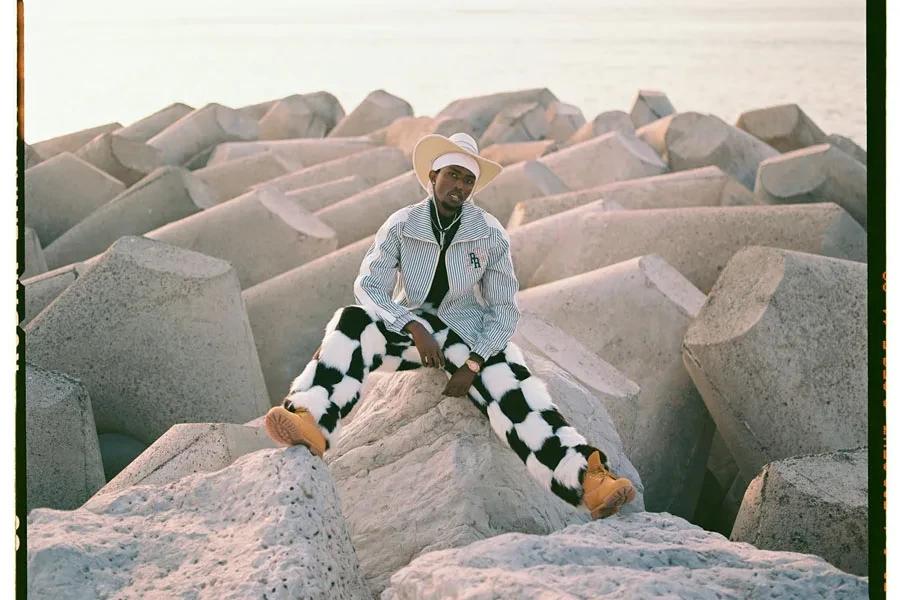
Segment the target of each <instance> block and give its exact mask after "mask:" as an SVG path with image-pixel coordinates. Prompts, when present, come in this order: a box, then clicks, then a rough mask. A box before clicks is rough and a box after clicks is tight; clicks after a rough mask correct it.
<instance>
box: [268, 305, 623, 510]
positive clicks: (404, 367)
mask: <svg viewBox="0 0 900 600" xmlns="http://www.w3.org/2000/svg"><path fill="white" fill-rule="evenodd" d="M414 312H415V314H416V315H417V316H419V317H420V319H422V320H423V321H425V322H427V323H428V325H429V327H430V329H431V331H432V333H433V335H434V338H435V340H436V341H437V342H438V344H440V346H441V349H442V351H443V353H444V358H445V367H444V370H445V371H447V372H448V373H449V374H451V375H452V374H453V373H455V372H456V370H457V369H458V368H459V367H460V366H462V364H463V363H464V362H465V360H466V359H467V358H468V357H469V353H470V350H469V347H468V346H467V345H466V343H465V342H464V341H463V340H462V339H461V338H460V337H459V336H458V335H457V334H456V333H454V332H453V331H452V330H451V329H449V328H448V327H447V325H445V324H444V323H443V322H442V321H441V320H440V319H439V318H438V317H437V315H436V314H435V312H434V310H433V309H432V307H430V306H429V305H425V306H424V307H423V308H421V309H418V310H416V311H414ZM421 367H422V362H421V359H420V357H419V351H418V349H416V346H415V344H414V343H413V340H412V336H411V335H410V334H408V333H406V332H402V333H399V334H398V333H394V332H392V331H389V330H388V329H387V328H386V327H385V326H384V323H382V322H381V321H380V320H379V319H377V318H376V317H375V316H374V315H373V314H371V313H370V312H368V311H367V310H366V309H365V308H363V307H362V306H355V305H354V306H348V307H345V308H341V309H339V310H338V311H337V312H336V313H335V315H334V317H333V318H332V319H331V321H330V322H329V323H328V325H327V326H326V328H325V337H324V338H323V340H322V347H321V351H320V353H319V357H318V359H314V360H312V361H310V362H309V364H308V365H307V366H306V368H305V369H304V370H303V372H302V373H301V374H300V375H299V376H298V377H297V378H296V379H295V380H294V381H293V383H292V384H291V389H290V393H289V394H288V396H287V398H285V400H284V407H285V408H286V409H287V410H289V411H292V412H293V411H296V409H297V408H300V407H303V408H305V409H307V410H308V411H309V412H310V413H311V414H312V415H313V417H314V418H315V419H316V420H317V422H318V424H319V428H320V429H321V430H322V433H323V434H324V436H325V440H326V444H327V446H326V447H330V446H332V445H333V444H334V443H335V442H336V441H337V439H338V436H339V434H340V420H341V419H342V418H344V417H346V416H347V415H348V414H349V413H350V411H351V410H353V407H354V406H355V405H356V403H357V401H358V400H359V393H360V389H361V388H362V385H363V383H364V382H365V380H366V377H367V376H368V375H369V373H371V372H372V371H374V370H376V369H379V370H381V371H387V372H391V371H410V370H413V369H418V368H421ZM468 396H469V398H470V399H471V400H472V402H473V403H474V404H475V406H477V407H478V409H479V410H480V411H481V412H482V413H483V414H484V415H486V416H487V418H488V420H489V421H490V424H491V427H492V428H493V430H494V432H495V433H496V434H497V436H498V437H499V438H500V439H501V440H502V441H503V442H504V443H505V444H506V445H507V446H508V447H510V448H511V449H512V450H513V451H514V452H515V453H516V454H517V455H518V456H519V458H520V459H521V460H522V462H524V463H525V466H526V467H527V469H528V471H529V472H530V473H531V475H532V476H533V477H534V478H535V479H537V481H538V482H539V483H540V484H541V485H542V486H543V487H544V488H546V489H548V490H550V491H551V492H553V493H554V494H556V495H557V496H559V497H560V498H561V499H563V500H564V501H566V502H568V503H569V504H572V505H574V506H582V505H583V503H582V493H583V491H582V481H583V479H584V473H585V471H586V469H587V459H588V457H589V456H590V455H591V454H592V453H593V452H595V451H596V450H597V449H596V448H594V447H593V446H590V445H589V444H588V443H587V441H586V440H585V439H584V437H582V436H581V434H579V433H578V432H577V431H576V430H575V429H574V428H573V427H572V426H571V425H569V424H568V423H566V421H565V419H564V418H563V417H562V415H560V413H559V411H558V410H557V409H556V407H555V406H554V404H553V402H552V400H551V399H550V395H549V393H548V392H547V388H546V385H545V384H544V382H543V381H541V380H540V379H538V378H537V377H534V376H532V375H531V373H530V372H529V370H528V368H527V367H526V366H525V360H524V356H523V355H522V351H521V350H520V349H519V348H518V347H517V346H516V345H515V344H512V343H510V344H507V346H506V348H505V349H504V350H503V351H502V352H499V353H498V354H495V355H494V356H491V357H489V358H487V360H486V361H485V363H484V365H483V366H482V369H481V372H480V373H479V374H477V375H476V376H475V379H474V382H473V384H472V387H471V388H470V389H469V393H468ZM600 457H601V460H602V461H603V463H604V465H607V459H606V455H605V454H604V453H603V452H602V451H601V452H600Z"/></svg>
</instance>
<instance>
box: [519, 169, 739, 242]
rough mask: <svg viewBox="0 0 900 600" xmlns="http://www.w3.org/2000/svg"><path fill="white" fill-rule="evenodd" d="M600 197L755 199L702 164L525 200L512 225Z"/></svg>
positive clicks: (659, 201) (640, 202) (693, 201)
mask: <svg viewBox="0 0 900 600" xmlns="http://www.w3.org/2000/svg"><path fill="white" fill-rule="evenodd" d="M600 199H603V200H606V201H609V202H615V203H617V204H619V205H620V206H622V207H623V208H626V209H629V210H643V209H651V208H681V207H688V206H744V205H750V204H754V203H755V202H754V200H753V194H752V193H751V192H750V191H749V190H748V189H747V188H745V187H744V186H742V185H741V184H739V183H737V182H736V181H735V180H733V179H732V178H731V177H729V176H728V175H726V174H725V173H724V172H723V171H722V169H720V168H718V167H703V168H701V169H691V170H690V171H681V172H679V173H667V174H665V175H656V176H654V177H641V178H640V179H630V180H626V181H619V182H616V183H610V184H607V185H601V186H599V187H595V188H588V189H586V190H579V191H576V192H568V193H566V194H557V195H554V196H547V197H544V198H537V199H532V200H524V201H522V202H519V203H518V204H516V207H515V209H513V214H512V215H511V216H510V219H509V227H510V228H514V227H519V226H522V225H525V224H526V223H531V222H533V221H537V220H539V219H543V218H544V217H547V216H550V215H554V214H558V213H561V212H563V211H566V210H571V209H573V208H578V207H579V206H584V205H585V204H588V203H590V202H594V201H596V200H600Z"/></svg>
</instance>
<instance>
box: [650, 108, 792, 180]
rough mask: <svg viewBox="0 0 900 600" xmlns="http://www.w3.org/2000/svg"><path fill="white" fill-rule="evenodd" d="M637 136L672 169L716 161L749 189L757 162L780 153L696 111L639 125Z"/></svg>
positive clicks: (724, 123)
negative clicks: (643, 125)
mask: <svg viewBox="0 0 900 600" xmlns="http://www.w3.org/2000/svg"><path fill="white" fill-rule="evenodd" d="M637 136H638V137H639V138H641V139H642V140H644V141H645V142H647V143H648V144H650V146H651V147H652V148H653V149H654V150H655V151H656V152H657V154H659V155H660V156H662V158H663V160H664V161H666V163H668V165H669V170H671V171H685V170H687V169H696V168H698V167H708V166H710V165H715V166H717V167H719V168H720V169H722V170H723V171H725V172H726V173H728V174H729V175H730V176H731V177H733V178H734V179H735V180H736V181H737V182H738V183H740V184H741V185H743V186H745V187H746V188H747V189H749V190H752V189H753V184H754V181H755V180H756V170H757V168H758V167H759V163H761V162H762V161H764V160H766V159H767V158H771V157H773V156H778V154H779V153H778V150H776V149H775V148H772V147H771V146H769V145H768V144H766V143H765V142H763V141H762V140H759V139H757V138H755V137H753V136H752V135H750V134H749V133H747V132H746V131H743V130H741V129H738V128H737V127H734V126H732V125H729V124H728V123H726V122H725V121H723V120H722V119H720V118H719V117H716V116H713V115H704V114H700V113H696V112H684V113H676V114H674V115H669V116H668V117H665V118H663V119H660V120H658V121H655V122H653V123H651V124H649V125H647V126H645V127H642V128H640V129H639V130H638V131H637Z"/></svg>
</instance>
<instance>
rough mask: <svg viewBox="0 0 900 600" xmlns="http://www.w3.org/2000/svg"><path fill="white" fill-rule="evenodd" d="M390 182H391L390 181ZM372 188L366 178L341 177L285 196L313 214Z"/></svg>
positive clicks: (355, 176)
mask: <svg viewBox="0 0 900 600" xmlns="http://www.w3.org/2000/svg"><path fill="white" fill-rule="evenodd" d="M388 181H390V180H388ZM370 187H372V184H370V183H369V181H368V180H367V179H365V178H364V177H360V176H359V175H349V176H347V177H341V178H340V179H335V180H334V181H326V182H325V183H320V184H318V185H311V186H309V187H302V188H297V189H296V190H292V191H290V192H287V193H286V194H285V195H286V196H287V197H288V198H290V199H291V200H293V201H294V202H295V203H296V204H297V205H298V206H302V207H303V208H305V209H306V210H308V211H309V212H311V213H315V212H318V211H320V210H322V209H324V208H327V207H329V206H331V205H332V204H337V203H338V202H340V201H341V200H345V199H347V198H349V197H350V196H353V195H354V194H358V193H360V192H362V191H365V190H367V189H369V188H370Z"/></svg>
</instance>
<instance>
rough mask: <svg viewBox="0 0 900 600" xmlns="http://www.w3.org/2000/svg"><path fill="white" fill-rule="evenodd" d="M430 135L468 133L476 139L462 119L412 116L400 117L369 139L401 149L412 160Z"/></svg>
mask: <svg viewBox="0 0 900 600" xmlns="http://www.w3.org/2000/svg"><path fill="white" fill-rule="evenodd" d="M430 133H436V134H438V135H443V136H444V137H450V136H451V135H453V134H454V133H467V134H469V135H471V136H472V137H476V136H475V130H473V129H472V126H471V125H469V124H468V123H467V122H465V121H463V120H462V119H454V118H451V117H441V118H438V119H435V118H432V117H412V116H410V117H400V118H399V119H396V120H395V121H394V122H393V123H391V124H390V125H388V126H387V127H383V128H381V129H379V130H377V131H373V132H372V133H371V134H369V137H370V138H371V139H372V140H373V141H374V142H376V143H378V144H381V145H384V146H393V147H394V148H400V149H401V150H403V152H405V153H406V156H408V157H410V159H411V158H412V152H413V150H414V149H415V147H416V144H417V143H418V142H419V140H420V139H422V138H423V137H424V136H426V135H428V134H430Z"/></svg>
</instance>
